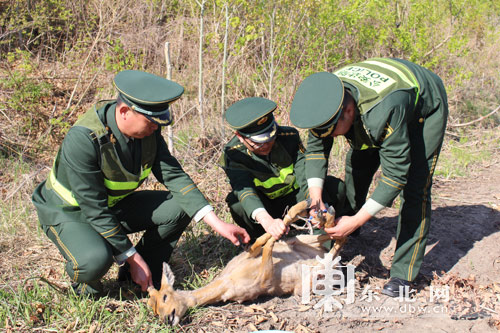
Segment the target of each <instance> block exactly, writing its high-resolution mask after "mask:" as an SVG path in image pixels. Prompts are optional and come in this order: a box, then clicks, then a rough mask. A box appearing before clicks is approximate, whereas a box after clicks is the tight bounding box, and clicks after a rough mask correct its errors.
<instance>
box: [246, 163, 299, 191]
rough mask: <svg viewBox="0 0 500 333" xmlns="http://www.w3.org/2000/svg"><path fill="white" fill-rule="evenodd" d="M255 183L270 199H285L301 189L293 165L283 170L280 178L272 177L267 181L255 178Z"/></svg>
mask: <svg viewBox="0 0 500 333" xmlns="http://www.w3.org/2000/svg"><path fill="white" fill-rule="evenodd" d="M253 183H254V184H255V186H256V187H257V189H258V190H260V191H261V192H262V193H264V194H265V195H266V196H267V197H268V198H269V199H276V198H279V197H283V196H285V195H287V194H289V193H291V192H293V191H294V190H295V189H298V188H299V185H298V184H297V182H296V181H295V175H294V174H293V164H290V165H289V166H288V167H286V168H283V169H281V170H280V174H279V176H278V177H270V178H268V179H267V180H265V181H261V180H259V179H257V178H254V179H253Z"/></svg>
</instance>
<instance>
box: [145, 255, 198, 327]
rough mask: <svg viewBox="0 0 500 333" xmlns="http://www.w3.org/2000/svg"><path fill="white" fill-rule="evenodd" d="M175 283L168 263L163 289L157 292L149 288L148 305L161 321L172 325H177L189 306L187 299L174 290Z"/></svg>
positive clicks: (162, 283) (164, 272)
mask: <svg viewBox="0 0 500 333" xmlns="http://www.w3.org/2000/svg"><path fill="white" fill-rule="evenodd" d="M174 281H175V276H174V273H172V270H171V269H170V266H168V264H167V263H163V275H162V277H161V288H160V290H156V289H155V288H153V287H149V289H148V291H149V300H148V305H149V306H151V307H152V308H153V311H154V313H155V314H157V315H158V316H159V317H160V319H161V320H163V321H166V322H168V324H170V325H174V326H175V325H177V324H178V323H179V321H180V319H181V318H182V316H183V315H184V314H185V313H186V311H187V309H188V305H187V304H186V300H185V298H184V297H183V296H182V295H181V294H180V293H179V292H177V291H175V290H174V288H173V285H174Z"/></svg>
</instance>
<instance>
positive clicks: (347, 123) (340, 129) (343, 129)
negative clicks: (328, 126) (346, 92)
mask: <svg viewBox="0 0 500 333" xmlns="http://www.w3.org/2000/svg"><path fill="white" fill-rule="evenodd" d="M355 116H356V106H355V104H354V100H353V99H351V100H350V102H349V103H347V104H346V105H344V106H343V107H342V113H341V114H340V118H339V120H338V121H337V125H336V126H335V130H334V131H333V133H332V136H333V137H336V136H339V135H345V134H346V133H347V132H349V130H350V129H351V126H352V124H353V122H354V117H355Z"/></svg>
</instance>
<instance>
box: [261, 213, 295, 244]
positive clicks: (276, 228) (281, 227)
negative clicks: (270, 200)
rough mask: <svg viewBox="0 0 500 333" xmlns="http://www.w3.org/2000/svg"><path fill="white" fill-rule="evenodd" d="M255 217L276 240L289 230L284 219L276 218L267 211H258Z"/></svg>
mask: <svg viewBox="0 0 500 333" xmlns="http://www.w3.org/2000/svg"><path fill="white" fill-rule="evenodd" d="M255 219H256V220H257V222H259V223H260V225H261V226H262V228H264V230H265V231H266V232H267V233H269V234H271V236H273V237H274V239H276V240H278V239H280V238H281V236H283V235H284V234H285V233H286V232H287V231H288V228H287V227H286V226H285V223H284V222H283V220H282V219H274V218H273V217H272V216H271V215H269V213H268V212H267V211H261V212H259V213H257V215H256V216H255Z"/></svg>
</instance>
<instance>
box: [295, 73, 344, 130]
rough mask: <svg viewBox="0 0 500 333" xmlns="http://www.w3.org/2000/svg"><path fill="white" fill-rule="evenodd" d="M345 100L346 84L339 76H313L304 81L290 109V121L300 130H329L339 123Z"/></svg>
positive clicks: (317, 74) (318, 74) (320, 74)
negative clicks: (328, 128)
mask: <svg viewBox="0 0 500 333" xmlns="http://www.w3.org/2000/svg"><path fill="white" fill-rule="evenodd" d="M343 100H344V84H343V83H342V81H341V80H340V79H339V78H338V76H337V75H335V74H332V73H327V72H321V73H315V74H311V75H309V76H308V77H306V78H305V79H304V81H302V83H301V84H300V86H299V88H298V89H297V92H296V93H295V97H294V98H293V102H292V107H291V109H290V121H291V122H292V124H293V125H294V126H296V127H298V128H306V129H312V128H318V129H321V128H327V127H329V126H332V125H333V124H336V123H337V120H338V119H339V117H340V114H341V111H342V101H343Z"/></svg>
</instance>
